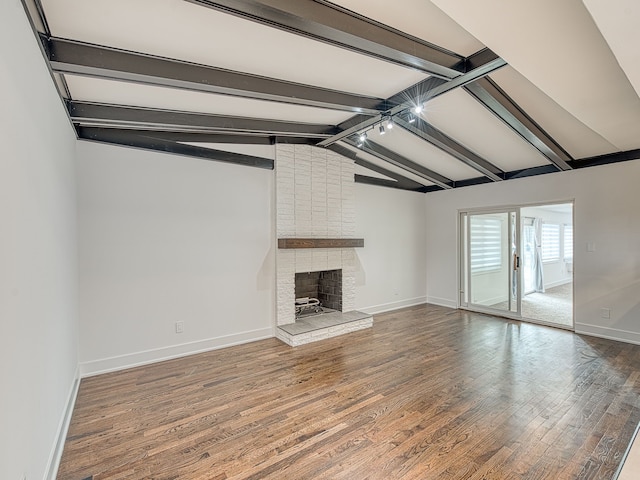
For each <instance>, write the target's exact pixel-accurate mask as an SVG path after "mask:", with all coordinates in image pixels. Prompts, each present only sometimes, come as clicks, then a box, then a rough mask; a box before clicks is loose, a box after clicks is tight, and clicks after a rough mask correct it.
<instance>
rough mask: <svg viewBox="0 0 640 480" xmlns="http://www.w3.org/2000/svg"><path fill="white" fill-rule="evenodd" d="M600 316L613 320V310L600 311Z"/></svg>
mask: <svg viewBox="0 0 640 480" xmlns="http://www.w3.org/2000/svg"><path fill="white" fill-rule="evenodd" d="M600 315H601V316H602V318H611V309H609V308H603V309H602V310H600Z"/></svg>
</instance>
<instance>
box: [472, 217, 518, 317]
mask: <svg viewBox="0 0 640 480" xmlns="http://www.w3.org/2000/svg"><path fill="white" fill-rule="evenodd" d="M518 225H520V212H519V209H509V210H498V211H474V212H461V214H460V232H461V272H460V273H461V275H460V279H461V280H460V303H461V305H462V306H463V307H469V308H472V309H474V310H480V311H487V312H489V313H503V314H504V313H508V314H509V315H510V316H511V315H516V316H518V317H519V316H520V301H519V299H520V290H521V289H520V248H519V245H520V229H519V228H518Z"/></svg>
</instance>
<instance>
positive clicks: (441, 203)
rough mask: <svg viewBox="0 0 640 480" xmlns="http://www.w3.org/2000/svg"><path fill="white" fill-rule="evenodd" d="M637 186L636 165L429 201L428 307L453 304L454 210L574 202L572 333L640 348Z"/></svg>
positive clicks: (435, 196) (558, 175)
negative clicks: (590, 246)
mask: <svg viewBox="0 0 640 480" xmlns="http://www.w3.org/2000/svg"><path fill="white" fill-rule="evenodd" d="M638 178H640V162H639V161H631V162H624V163H619V164H614V165H607V166H601V167H593V168H587V169H582V170H576V171H571V172H564V173H556V174H553V175H542V176H539V177H530V178H524V179H519V180H512V181H508V182H502V183H500V184H488V185H478V186H475V187H468V188H461V189H456V190H451V191H446V192H434V193H430V194H427V195H426V199H425V202H426V205H427V214H426V215H427V245H428V247H427V296H428V301H429V302H432V303H437V304H441V305H448V306H456V304H457V298H456V296H457V293H456V292H457V271H458V269H457V265H458V258H457V243H458V242H457V212H458V210H459V209H464V208H472V207H485V206H500V205H518V204H533V205H535V204H541V203H550V202H555V203H562V201H565V200H571V199H575V204H574V221H575V223H574V242H575V251H574V271H575V277H574V278H575V282H574V295H575V310H574V311H575V316H576V317H575V319H576V331H578V332H583V333H591V334H594V335H600V336H606V337H610V338H614V339H619V340H625V341H631V342H635V343H640V323H639V322H638V318H640V303H639V302H640V295H639V293H640V209H638V204H639V202H640V191H639V190H638V186H637V182H638ZM587 243H593V244H595V247H596V248H595V251H594V252H588V251H587ZM602 308H610V309H611V318H609V319H605V318H602V312H601V309H602Z"/></svg>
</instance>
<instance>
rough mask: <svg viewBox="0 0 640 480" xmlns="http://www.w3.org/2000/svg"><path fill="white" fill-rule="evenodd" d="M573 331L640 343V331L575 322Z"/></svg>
mask: <svg viewBox="0 0 640 480" xmlns="http://www.w3.org/2000/svg"><path fill="white" fill-rule="evenodd" d="M575 332H576V333H578V334H582V335H590V336H592V337H600V338H606V339H608V340H617V341H618V342H626V343H633V344H635V345H640V333H638V332H630V331H628V330H619V329H617V328H609V327H601V326H598V325H589V324H586V323H577V322H576V329H575Z"/></svg>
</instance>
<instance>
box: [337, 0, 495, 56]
mask: <svg viewBox="0 0 640 480" xmlns="http://www.w3.org/2000/svg"><path fill="white" fill-rule="evenodd" d="M332 3H335V4H337V5H340V6H342V7H344V8H348V9H349V10H352V11H354V12H356V13H359V14H360V15H364V16H365V17H368V18H371V19H373V20H376V21H377V22H380V23H383V24H385V25H389V26H390V27H393V28H395V29H397V30H401V31H403V32H406V33H408V34H410V35H413V36H414V37H417V38H421V39H422V40H426V41H427V42H430V43H432V44H434V45H437V46H439V47H442V48H446V49H447V50H450V51H452V52H454V53H457V54H458V55H462V56H464V57H468V56H469V55H471V54H472V53H475V52H477V51H478V50H481V49H483V48H484V45H483V44H482V43H480V42H479V41H478V40H477V39H476V38H474V37H473V35H471V34H470V33H469V32H467V31H466V30H465V29H463V28H462V27H460V25H458V24H457V23H456V22H454V21H453V20H452V19H451V18H449V17H448V16H447V15H446V14H445V13H444V12H443V11H442V10H440V9H439V8H438V7H436V6H435V5H434V4H433V3H431V2H430V1H428V0H394V1H393V3H391V2H389V0H367V1H362V0H333V1H332Z"/></svg>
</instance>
